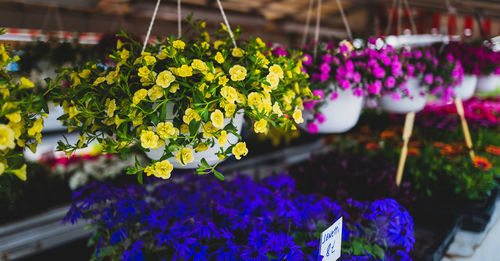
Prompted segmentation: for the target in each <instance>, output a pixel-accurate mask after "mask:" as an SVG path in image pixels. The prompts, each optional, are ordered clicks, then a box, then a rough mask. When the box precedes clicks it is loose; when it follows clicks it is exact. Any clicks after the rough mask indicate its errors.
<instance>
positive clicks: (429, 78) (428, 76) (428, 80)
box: [424, 73, 434, 85]
mask: <svg viewBox="0 0 500 261" xmlns="http://www.w3.org/2000/svg"><path fill="white" fill-rule="evenodd" d="M433 80H434V76H433V75H432V74H430V73H428V74H426V75H425V76H424V82H425V83H426V84H429V85H430V84H432V81H433Z"/></svg>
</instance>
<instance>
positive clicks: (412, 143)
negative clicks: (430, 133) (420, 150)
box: [410, 141, 422, 147]
mask: <svg viewBox="0 0 500 261" xmlns="http://www.w3.org/2000/svg"><path fill="white" fill-rule="evenodd" d="M410 146H412V147H420V146H422V142H420V141H412V142H410Z"/></svg>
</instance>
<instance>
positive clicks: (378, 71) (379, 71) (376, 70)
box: [372, 65, 385, 78]
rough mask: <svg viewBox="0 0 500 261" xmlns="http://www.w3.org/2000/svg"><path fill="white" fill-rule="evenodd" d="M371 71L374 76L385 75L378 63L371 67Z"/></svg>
mask: <svg viewBox="0 0 500 261" xmlns="http://www.w3.org/2000/svg"><path fill="white" fill-rule="evenodd" d="M372 73H373V75H374V76H375V77H376V78H384V76H385V70H384V69H382V67H380V66H378V65H377V66H376V67H374V68H373V70H372Z"/></svg>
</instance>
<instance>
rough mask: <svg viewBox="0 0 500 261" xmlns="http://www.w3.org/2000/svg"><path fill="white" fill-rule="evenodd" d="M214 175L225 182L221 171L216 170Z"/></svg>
mask: <svg viewBox="0 0 500 261" xmlns="http://www.w3.org/2000/svg"><path fill="white" fill-rule="evenodd" d="M214 175H215V177H217V178H218V179H220V180H222V181H224V175H222V173H220V172H219V171H217V170H215V169H214Z"/></svg>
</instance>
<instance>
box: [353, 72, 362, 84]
mask: <svg viewBox="0 0 500 261" xmlns="http://www.w3.org/2000/svg"><path fill="white" fill-rule="evenodd" d="M352 80H353V82H354V83H359V82H361V74H360V73H359V72H354V73H353V74H352Z"/></svg>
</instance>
